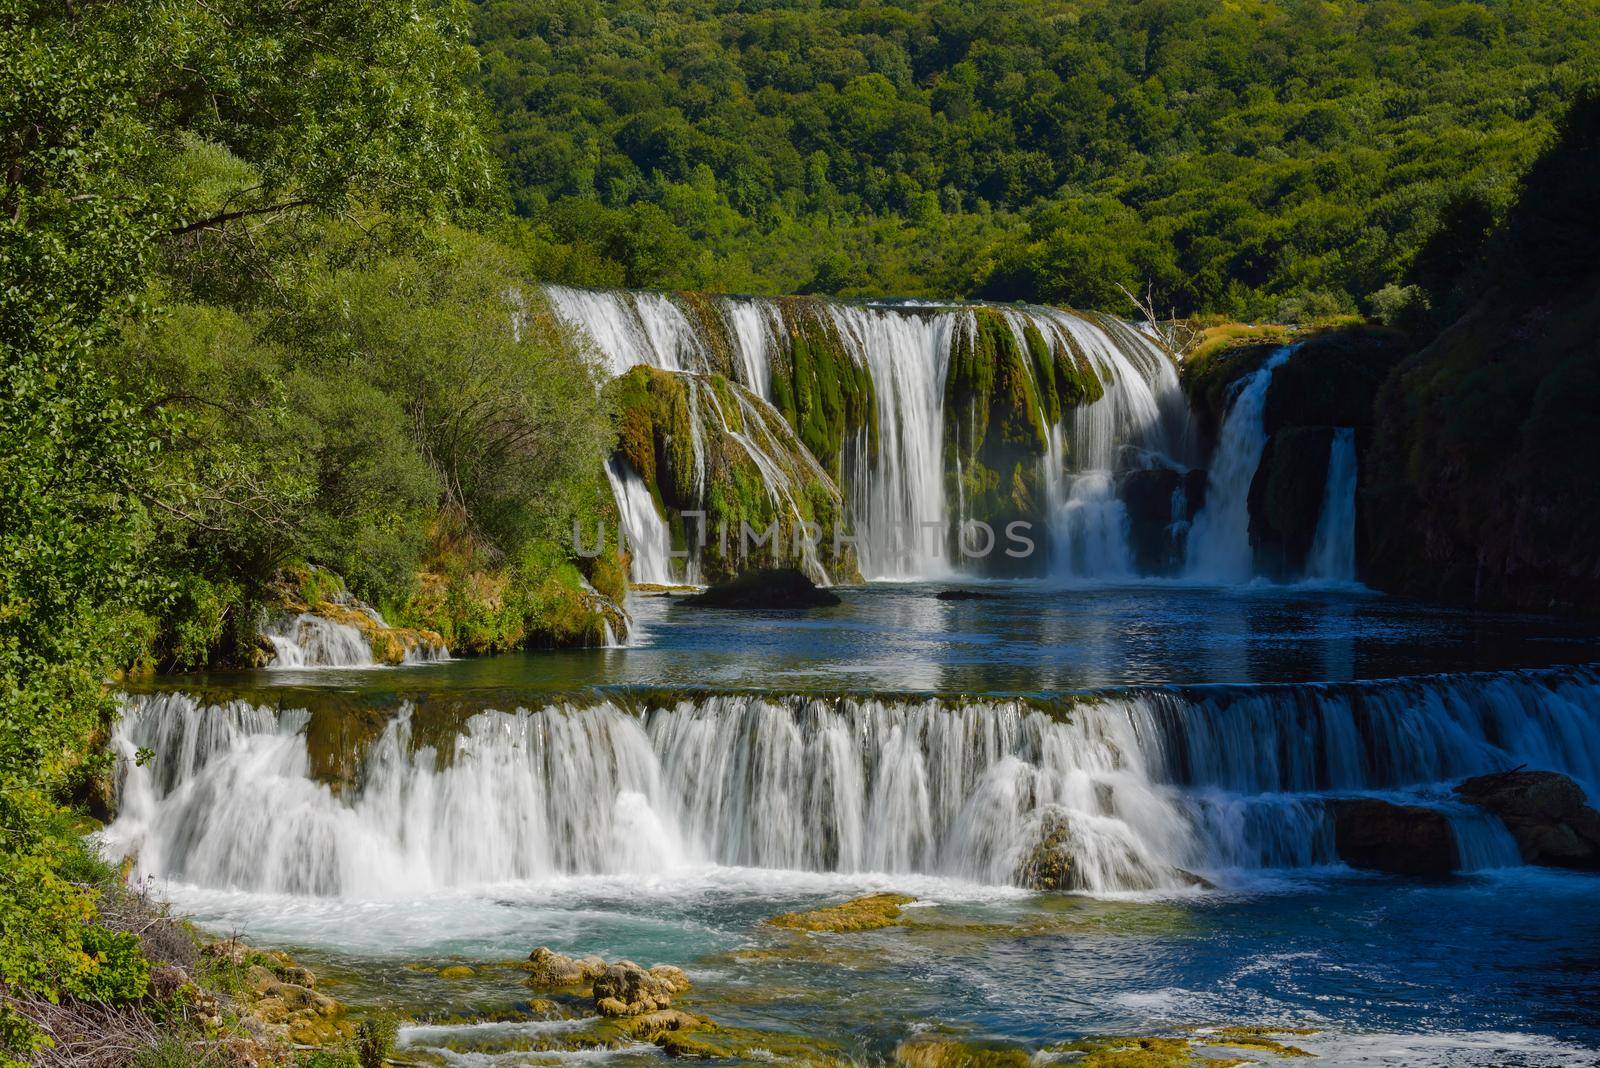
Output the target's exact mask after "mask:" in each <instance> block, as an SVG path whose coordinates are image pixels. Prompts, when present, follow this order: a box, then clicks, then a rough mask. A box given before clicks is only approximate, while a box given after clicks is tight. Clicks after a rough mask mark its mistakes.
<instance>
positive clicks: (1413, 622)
mask: <svg viewBox="0 0 1600 1068" xmlns="http://www.w3.org/2000/svg"><path fill="white" fill-rule="evenodd" d="M952 589H957V590H961V591H963V592H966V593H969V594H973V595H976V596H977V597H978V598H979V599H974V600H961V601H950V600H941V599H939V597H938V594H939V593H940V592H944V591H948V590H952ZM838 592H839V595H840V597H841V598H842V600H843V603H842V604H840V605H838V606H836V607H832V608H824V609H817V610H812V611H809V612H805V613H790V612H745V611H726V610H714V609H703V608H696V607H694V606H691V605H688V604H685V603H684V602H683V600H682V598H680V597H676V596H671V595H656V596H643V597H638V598H636V599H635V600H634V602H633V603H632V605H631V608H632V610H633V614H634V617H635V630H634V634H633V636H632V640H631V642H630V644H629V645H628V646H627V647H625V648H620V649H609V650H582V651H575V652H539V653H525V654H514V655H508V656H497V657H486V658H478V659H463V660H455V661H450V662H445V663H439V664H427V665H420V666H415V667H405V668H378V669H341V670H330V669H312V670H271V671H260V672H248V673H235V674H231V675H215V676H210V677H202V676H196V677H188V678H185V677H178V678H177V679H176V680H175V681H176V684H177V685H179V686H190V687H192V686H207V685H222V686H230V685H231V686H273V687H279V686H282V687H295V686H306V687H320V688H333V689H341V690H352V691H361V690H369V691H374V692H383V691H395V690H414V691H428V690H433V691H439V690H458V689H472V688H497V689H515V690H526V691H529V692H537V691H563V692H565V691H573V690H581V689H585V688H588V687H591V686H596V685H615V686H646V687H672V688H678V687H706V688H713V689H730V690H733V689H737V690H746V689H762V690H781V691H785V692H793V691H796V690H806V689H814V690H841V689H843V690H872V691H893V692H923V691H926V692H939V693H996V692H1001V693H1038V692H1053V691H1077V690H1084V689H1093V688H1099V687H1110V686H1134V685H1179V686H1187V685H1207V684H1235V683H1296V682H1342V681H1349V680H1355V679H1373V678H1393V677H1397V676H1403V675H1418V674H1434V673H1442V672H1462V671H1483V670H1498V669H1502V668H1513V667H1533V666H1544V665H1549V664H1560V663H1577V662H1586V661H1592V660H1600V628H1597V627H1596V626H1595V625H1592V624H1585V623H1579V622H1574V621H1570V620H1563V619H1557V618H1551V617H1543V616H1527V615H1512V614H1500V613H1480V612H1468V611H1457V610H1452V609H1444V608H1439V607H1436V606H1429V605H1424V604H1419V603H1416V602H1409V601H1401V600H1396V599H1392V598H1387V597H1380V596H1377V595H1374V594H1370V593H1366V592H1364V591H1360V590H1349V589H1318V588H1315V587H1299V588H1296V587H1283V586H1275V585H1270V584H1263V585H1259V586H1244V587H1232V588H1220V589H1219V588H1204V587H1195V586H1184V585H1177V584H1164V583H1154V582H1151V583H1141V584H1134V585H1128V586H1110V587H1107V586H1098V587H1058V588H1051V587H1045V586H1042V585H1040V584H1038V583H990V584H984V585H977V586H974V585H965V586H958V587H952V586H947V585H937V584H930V583H905V584H888V583H885V584H875V585H870V586H860V587H853V588H842V589H840V590H839V591H838Z"/></svg>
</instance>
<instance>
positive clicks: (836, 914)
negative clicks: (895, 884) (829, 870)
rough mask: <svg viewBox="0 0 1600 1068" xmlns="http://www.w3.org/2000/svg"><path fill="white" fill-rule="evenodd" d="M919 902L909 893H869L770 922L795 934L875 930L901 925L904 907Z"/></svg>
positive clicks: (774, 918)
mask: <svg viewBox="0 0 1600 1068" xmlns="http://www.w3.org/2000/svg"><path fill="white" fill-rule="evenodd" d="M915 900H916V898H914V897H911V896H910V895H908V894H868V895H867V896H865V897H856V898H851V899H850V900H849V901H843V902H840V903H839V904H837V905H828V906H826V907H824V908H820V909H812V910H811V911H810V912H785V913H783V914H782V915H779V916H773V917H772V918H771V919H769V920H767V921H766V923H767V925H768V926H769V927H782V928H785V929H787V930H791V931H832V932H841V931H875V930H878V929H879V928H883V927H893V926H895V925H896V924H898V923H899V922H900V909H901V906H903V905H909V904H910V903H911V902H913V901H915Z"/></svg>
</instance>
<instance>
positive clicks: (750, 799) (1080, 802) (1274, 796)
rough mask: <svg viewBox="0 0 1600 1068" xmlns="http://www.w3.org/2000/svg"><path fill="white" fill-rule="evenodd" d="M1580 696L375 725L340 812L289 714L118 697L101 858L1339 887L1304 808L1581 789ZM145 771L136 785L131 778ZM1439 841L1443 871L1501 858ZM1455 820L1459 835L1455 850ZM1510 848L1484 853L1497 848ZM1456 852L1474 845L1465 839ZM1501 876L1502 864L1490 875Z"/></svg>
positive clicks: (303, 726)
mask: <svg viewBox="0 0 1600 1068" xmlns="http://www.w3.org/2000/svg"><path fill="white" fill-rule="evenodd" d="M1597 714H1600V674H1597V673H1596V672H1595V671H1594V670H1593V669H1574V670H1554V671H1548V672H1511V673H1502V674H1493V675H1462V676H1441V677H1436V678H1423V679H1415V680H1399V681H1392V682H1374V683H1353V684H1345V685H1306V686H1283V687H1221V688H1210V689H1201V690H1194V691H1180V690H1164V689H1155V690H1129V691H1117V692H1110V693H1106V694H1103V695H1099V696H1096V697H1091V698H1086V699H1081V700H1075V701H1073V702H1071V703H1069V704H1067V705H1065V706H1063V707H1060V708H1056V707H1049V708H1046V707H1040V706H1035V705H1032V704H1029V703H1026V702H1023V701H1017V700H956V699H948V700H947V699H934V698H927V699H909V698H908V699H883V700H878V699H871V698H856V697H808V696H768V695H755V694H727V695H700V696H695V697H684V698H681V699H677V700H667V701H660V702H651V703H648V704H647V706H646V707H644V708H643V709H641V710H632V709H629V708H626V707H624V706H623V705H621V704H618V703H615V702H613V701H608V700H601V699H596V700H594V701H592V702H591V703H585V704H574V703H553V704H549V705H546V706H544V707H541V708H538V709H535V710H530V709H514V710H509V711H495V710H485V711H481V712H479V713H477V714H475V715H473V716H471V717H470V718H469V719H467V720H466V721H465V722H464V723H463V724H462V725H461V727H460V729H459V730H456V731H454V732H453V733H452V734H451V735H450V736H449V739H448V741H447V743H445V744H443V747H442V748H440V747H438V745H437V743H436V744H435V745H430V744H424V742H423V741H422V738H423V737H427V738H435V737H436V735H435V734H434V733H430V732H428V731H421V730H420V728H419V726H418V724H417V722H416V719H417V715H418V713H417V712H415V711H414V710H413V709H412V708H411V707H410V706H404V707H403V708H402V710H401V711H400V712H399V713H398V714H395V715H393V716H392V717H391V718H390V719H389V720H388V721H387V723H386V725H385V726H384V727H383V729H382V731H381V734H380V735H379V736H378V737H377V738H376V739H375V740H373V741H372V742H370V743H369V744H368V745H366V746H365V747H364V748H363V750H362V751H361V752H360V754H359V755H358V756H355V757H353V758H352V759H353V760H354V761H355V767H356V769H357V770H356V771H355V773H354V774H353V777H351V778H349V779H347V780H346V781H344V782H343V784H342V786H341V787H340V788H339V789H335V788H334V787H332V786H330V785H328V784H326V783H324V782H322V781H319V780H318V778H317V777H316V776H315V775H314V774H313V771H312V769H313V764H314V762H313V759H312V749H311V744H310V743H309V742H308V734H307V732H308V725H310V724H311V722H312V714H311V713H308V712H306V711H302V710H286V711H282V712H279V711H276V710H269V709H264V708H261V707H258V706H255V705H252V704H249V703H246V702H243V701H234V702H230V703H222V704H206V703H205V702H203V701H199V700H197V699H196V698H194V697H191V696H189V695H186V694H182V693H164V694H155V695H132V696H128V697H125V698H124V700H123V718H122V720H121V722H120V724H119V726H118V727H117V730H116V734H115V737H114V744H115V746H116V749H117V751H118V753H119V754H120V755H121V757H122V762H121V772H120V778H121V786H120V798H121V811H120V815H119V816H118V818H117V819H116V820H115V822H114V823H112V824H111V825H110V826H109V827H108V828H107V829H106V831H105V832H104V840H105V843H106V846H107V848H108V849H109V850H111V851H113V852H117V853H122V854H125V855H131V856H135V857H137V870H138V871H139V872H140V873H141V874H142V875H150V876H156V877H160V878H168V879H173V880H178V881H181V882H186V883H193V884H198V885H202V886H209V887H218V888H236V889H244V890H252V891H272V892H284V893H293V894H311V895H324V896H343V897H351V898H368V897H379V898H381V897H393V896H396V895H407V894H417V893H425V892H429V891H434V890H438V889H443V888H450V887H460V886H470V885H478V884H490V883H497V882H503V881H508V880H538V879H544V878H551V877H558V876H562V875H569V874H590V873H639V874H659V873H661V872H664V871H669V870H671V869H674V868H679V867H683V866H694V865H700V866H704V865H708V864H717V865H736V866H746V867H758V868H771V869H787V870H796V869H798V870H811V871H836V872H883V873H926V874H937V875H946V876H951V877H956V878H960V879H964V880H970V881H974V882H980V883H994V884H1007V883H1011V882H1014V881H1015V880H1016V879H1017V878H1018V869H1019V866H1020V865H1021V864H1022V862H1023V860H1024V858H1025V857H1026V856H1027V855H1028V853H1029V851H1030V849H1032V848H1033V846H1034V845H1035V844H1036V843H1037V841H1038V839H1039V835H1040V833H1041V828H1043V827H1045V826H1047V825H1048V826H1053V827H1055V828H1058V829H1059V828H1065V832H1064V833H1065V845H1064V848H1065V849H1066V850H1067V852H1068V853H1069V855H1070V860H1071V869H1072V872H1073V879H1074V885H1075V886H1076V887H1077V888H1079V889H1081V890H1084V891H1087V892H1091V893H1107V892H1117V891H1129V890H1149V889H1158V890H1159V889H1177V888H1180V887H1183V886H1186V885H1189V884H1190V882H1192V876H1190V875H1189V874H1188V873H1191V872H1196V873H1202V874H1204V875H1205V876H1206V877H1207V878H1210V879H1212V880H1214V881H1217V882H1219V883H1222V884H1224V885H1226V884H1227V883H1228V882H1230V881H1231V880H1234V879H1236V878H1239V877H1240V876H1239V873H1241V872H1248V871H1249V870H1252V869H1281V868H1298V867H1306V866H1317V865H1327V864H1332V863H1336V861H1335V855H1334V853H1333V848H1332V831H1331V826H1330V820H1329V819H1327V818H1326V817H1325V816H1324V813H1323V807H1322V800H1323V798H1324V797H1327V796H1330V795H1337V794H1341V793H1342V794H1350V793H1363V792H1372V791H1384V792H1386V793H1393V792H1397V791H1398V792H1402V793H1405V794H1406V796H1407V798H1408V799H1409V802H1410V803H1417V804H1430V805H1436V806H1438V807H1442V808H1447V809H1449V810H1450V811H1451V812H1459V809H1460V806H1459V805H1456V804H1455V803H1454V802H1452V801H1450V800H1448V792H1447V789H1446V787H1445V786H1444V785H1443V784H1447V783H1449V782H1451V781H1453V780H1456V779H1458V778H1461V777H1464V776H1468V775H1472V774H1478V773H1482V772H1486V771H1492V770H1498V769H1504V768H1509V767H1514V766H1516V765H1518V764H1524V763H1525V764H1528V765H1529V766H1531V767H1537V768H1548V769H1552V770H1558V771H1563V772H1566V773H1567V774H1570V775H1571V776H1573V777H1574V778H1575V779H1577V780H1578V781H1579V782H1580V784H1582V785H1584V786H1585V788H1586V789H1588V790H1589V791H1590V792H1591V795H1593V793H1594V790H1595V785H1596V783H1600V734H1597V733H1596V732H1595V731H1594V729H1593V725H1594V722H1595V717H1596V715H1597ZM141 749H148V750H150V751H151V752H152V753H153V754H154V756H153V758H152V759H150V760H148V761H145V762H142V763H141V762H139V761H136V760H135V759H134V756H135V754H136V753H138V752H139V751H140V750H141ZM1462 818H1463V819H1467V820H1468V821H1469V822H1472V823H1473V826H1474V827H1476V828H1478V830H1480V831H1482V833H1481V834H1480V833H1476V832H1472V833H1470V834H1469V835H1467V836H1464V837H1463V838H1462V844H1461V847H1460V848H1461V853H1462V865H1463V866H1464V867H1475V866H1489V865H1492V864H1494V863H1498V862H1499V860H1497V859H1496V858H1502V859H1503V849H1501V848H1500V845H1497V843H1501V845H1503V840H1501V839H1498V838H1496V837H1495V830H1494V826H1493V825H1492V823H1491V824H1485V822H1484V820H1483V818H1480V817H1462ZM1474 821H1475V822H1474ZM1499 833H1500V834H1503V833H1504V832H1503V830H1502V831H1500V832H1499ZM1468 838H1470V841H1468ZM1497 849H1500V852H1496V850H1497Z"/></svg>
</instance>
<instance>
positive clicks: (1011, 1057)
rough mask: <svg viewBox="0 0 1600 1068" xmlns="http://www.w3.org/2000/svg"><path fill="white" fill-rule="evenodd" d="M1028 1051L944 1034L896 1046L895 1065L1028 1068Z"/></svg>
mask: <svg viewBox="0 0 1600 1068" xmlns="http://www.w3.org/2000/svg"><path fill="white" fill-rule="evenodd" d="M1032 1062H1033V1058H1032V1057H1031V1056H1030V1055H1029V1053H1028V1051H1027V1050H1024V1049H1019V1048H1017V1047H1015V1046H986V1045H979V1044H977V1043H972V1042H965V1041H962V1040H961V1039H958V1038H953V1037H949V1036H945V1035H927V1036H919V1037H917V1038H908V1039H906V1040H905V1041H904V1042H902V1043H900V1044H899V1045H898V1046H896V1047H895V1050H894V1063H895V1064H898V1065H904V1066H905V1068H1025V1066H1026V1065H1029V1064H1031V1063H1032Z"/></svg>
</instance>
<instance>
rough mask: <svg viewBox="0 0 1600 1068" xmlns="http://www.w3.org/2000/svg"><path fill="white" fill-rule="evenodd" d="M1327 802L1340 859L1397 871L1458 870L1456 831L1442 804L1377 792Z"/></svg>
mask: <svg viewBox="0 0 1600 1068" xmlns="http://www.w3.org/2000/svg"><path fill="white" fill-rule="evenodd" d="M1325 807H1326V811H1327V812H1328V814H1329V815H1330V816H1332V817H1333V835H1334V847H1335V848H1336V849H1337V850H1338V853H1339V859H1341V860H1343V861H1344V862H1345V863H1346V864H1348V865H1350V866H1351V867H1352V868H1364V869H1366V870H1368V871H1381V872H1388V873H1389V874H1391V875H1448V874H1450V872H1452V871H1454V870H1455V867H1456V839H1455V833H1454V832H1453V831H1452V830H1451V829H1450V821H1449V819H1447V818H1446V817H1445V814H1444V813H1443V812H1440V811H1439V810H1438V809H1432V808H1423V807H1421V806H1419V805H1397V804H1395V803H1394V802H1392V801H1383V800H1380V799H1378V798H1374V797H1347V798H1336V799H1333V800H1330V801H1328V802H1326V803H1325Z"/></svg>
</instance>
